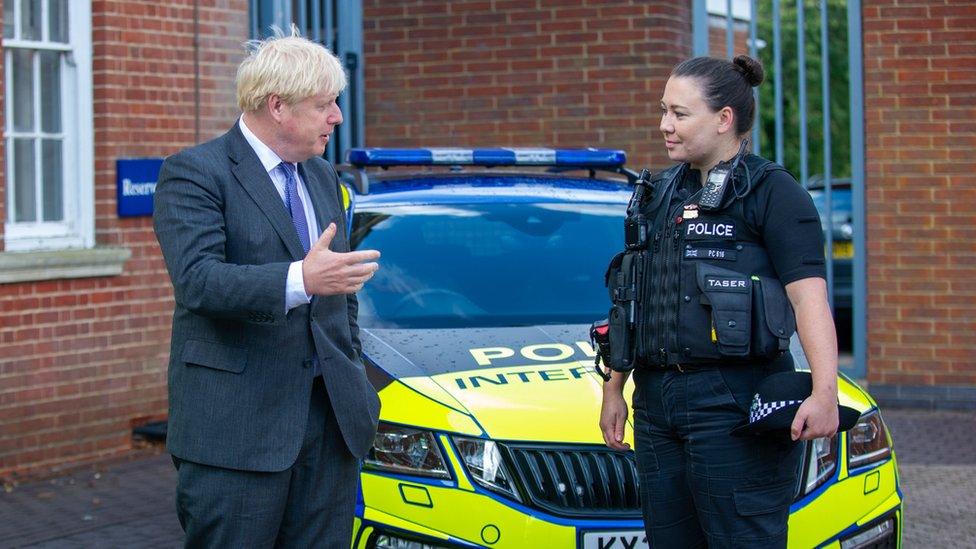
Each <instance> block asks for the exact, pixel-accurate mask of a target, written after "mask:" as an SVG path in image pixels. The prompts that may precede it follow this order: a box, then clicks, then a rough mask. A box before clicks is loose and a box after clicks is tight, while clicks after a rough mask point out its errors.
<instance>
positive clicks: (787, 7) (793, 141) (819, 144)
mask: <svg viewBox="0 0 976 549" xmlns="http://www.w3.org/2000/svg"><path fill="white" fill-rule="evenodd" d="M773 1H778V0H758V1H757V2H756V4H757V7H756V11H757V12H758V13H757V16H758V19H757V20H756V27H757V30H756V32H757V35H758V38H759V40H760V41H761V42H759V44H763V42H765V46H764V47H763V48H762V49H760V50H759V52H758V53H759V58H760V60H761V61H762V63H763V67H764V68H765V70H766V81H765V82H764V83H763V84H762V85H761V86H760V87H759V118H760V123H759V124H760V125H759V133H760V137H759V142H760V148H761V152H762V154H763V156H766V157H767V158H775V151H776V145H775V143H776V141H775V135H776V133H775V123H776V120H775V117H776V110H775V102H774V101H775V99H774V79H775V78H776V68H775V67H774V65H773V60H774V57H773V44H774V40H773V8H772V2H773ZM826 1H827V33H828V37H827V41H828V62H829V66H828V68H829V73H830V74H829V79H830V91H829V93H830V139H831V155H830V158H831V164H832V169H831V172H832V175H833V177H834V178H839V177H849V176H850V171H851V155H850V110H849V87H848V66H847V65H848V63H847V2H846V0H826ZM803 11H804V14H803V15H804V17H803V19H804V22H805V24H804V34H803V35H804V41H805V48H804V51H805V55H806V71H805V72H806V113H807V116H806V123H807V150H808V156H807V158H808V161H807V171H808V175H814V174H822V173H823V171H824V169H823V168H824V166H823V158H824V140H823V93H822V86H821V83H822V74H821V64H822V63H821V61H822V56H821V48H820V44H821V40H820V28H821V25H820V1H819V0H803ZM780 40H781V44H780V47H781V54H780V58H781V59H782V68H781V71H780V72H781V74H782V77H783V80H782V87H783V111H782V112H783V164H784V165H785V166H786V168H787V169H789V170H790V171H791V172H793V173H794V174H796V176H797V177H798V178H799V177H800V175H801V174H800V151H801V144H800V104H799V103H800V94H799V89H800V87H799V86H800V83H799V80H798V78H799V63H798V59H797V42H798V40H797V7H796V2H795V1H788V2H780Z"/></svg>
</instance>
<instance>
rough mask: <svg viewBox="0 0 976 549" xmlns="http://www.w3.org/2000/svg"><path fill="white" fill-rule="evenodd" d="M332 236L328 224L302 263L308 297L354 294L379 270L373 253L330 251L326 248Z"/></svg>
mask: <svg viewBox="0 0 976 549" xmlns="http://www.w3.org/2000/svg"><path fill="white" fill-rule="evenodd" d="M335 234H336V226H335V223H329V226H328V227H327V228H326V229H325V231H323V232H322V236H321V237H319V239H318V240H317V241H316V242H315V244H312V249H310V250H309V251H308V255H306V256H305V260H304V261H302V277H303V278H304V279H305V292H306V293H307V294H309V295H338V294H352V293H356V292H358V291H359V290H361V289H362V288H363V284H365V283H366V281H367V280H369V279H370V278H372V277H373V273H375V272H376V270H377V269H379V265H378V264H377V263H375V261H376V260H377V259H379V257H380V253H379V252H378V251H376V250H359V251H355V252H347V253H339V252H333V251H332V250H330V249H329V244H331V243H332V238H333V237H335Z"/></svg>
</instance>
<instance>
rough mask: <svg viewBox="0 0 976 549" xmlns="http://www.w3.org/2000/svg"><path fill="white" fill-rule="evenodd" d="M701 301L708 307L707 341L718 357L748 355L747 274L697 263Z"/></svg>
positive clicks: (749, 282)
mask: <svg viewBox="0 0 976 549" xmlns="http://www.w3.org/2000/svg"><path fill="white" fill-rule="evenodd" d="M697 279H698V289H699V290H700V291H701V293H702V297H701V300H702V303H703V304H704V305H707V306H708V307H710V308H711V320H712V329H711V334H710V337H711V341H712V343H713V344H714V345H715V346H716V347H717V349H718V353H719V354H720V355H721V356H722V357H735V358H742V357H748V356H749V351H750V348H749V347H750V343H751V339H752V338H751V332H752V326H751V324H752V280H751V279H750V278H749V276H748V275H744V274H742V273H738V272H736V271H731V270H729V269H723V268H721V267H716V266H714V265H706V264H704V263H699V264H697Z"/></svg>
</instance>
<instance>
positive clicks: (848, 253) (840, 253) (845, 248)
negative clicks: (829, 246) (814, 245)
mask: <svg viewBox="0 0 976 549" xmlns="http://www.w3.org/2000/svg"><path fill="white" fill-rule="evenodd" d="M834 257H835V258H836V259H850V258H852V257H854V243H853V242H851V241H850V240H842V241H840V242H838V241H836V240H835V241H834Z"/></svg>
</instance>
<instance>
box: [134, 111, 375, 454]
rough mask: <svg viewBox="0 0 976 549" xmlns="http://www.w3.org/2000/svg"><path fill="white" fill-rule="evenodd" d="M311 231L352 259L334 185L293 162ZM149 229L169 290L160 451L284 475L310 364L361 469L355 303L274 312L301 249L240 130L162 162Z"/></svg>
mask: <svg viewBox="0 0 976 549" xmlns="http://www.w3.org/2000/svg"><path fill="white" fill-rule="evenodd" d="M299 170H300V173H301V175H302V178H303V179H304V181H305V184H306V186H307V188H308V192H309V195H310V196H311V201H312V206H313V207H314V210H315V215H316V218H317V221H318V224H319V227H320V228H323V229H324V228H325V227H327V226H328V224H329V223H330V222H334V223H335V224H336V227H337V228H338V232H337V234H336V237H335V239H334V240H333V241H332V246H331V248H332V250H333V251H337V252H345V251H348V250H349V241H348V237H347V235H346V230H345V222H344V216H343V210H342V207H341V203H340V202H339V193H338V187H337V185H338V178H337V176H336V172H335V170H334V169H333V168H332V166H331V165H330V164H329V163H328V162H326V161H325V160H323V159H321V158H312V159H310V160H308V161H306V162H303V163H301V164H300V165H299ZM154 210H155V213H154V215H153V225H154V228H155V231H156V238H157V239H158V240H159V245H160V247H161V248H162V252H163V258H164V259H165V261H166V267H167V269H168V270H169V275H170V278H171V280H172V282H173V289H174V293H175V298H176V308H175V311H174V313H173V336H172V344H171V350H170V361H169V429H168V434H167V447H168V449H169V451H170V452H171V453H172V454H173V455H174V456H176V457H178V458H181V459H184V460H188V461H193V462H197V463H203V464H206V465H214V466H218V467H225V468H230V469H240V470H248V471H281V470H284V469H286V468H288V467H290V466H291V465H292V464H293V463H294V461H295V459H296V457H297V456H298V451H299V449H300V447H301V444H302V439H303V436H304V433H305V423H306V419H307V415H308V406H309V397H310V394H311V387H312V378H313V375H314V368H313V367H312V366H313V357H314V356H317V357H318V359H319V361H320V364H321V369H322V377H323V378H324V380H325V386H326V389H327V390H328V393H329V398H330V401H331V405H332V411H333V413H334V414H335V417H336V419H337V420H338V423H339V427H340V430H341V432H342V437H343V439H344V440H345V443H346V445H347V447H348V449H349V451H350V452H351V453H352V454H353V455H354V456H356V457H357V458H362V457H363V456H364V455H365V454H366V452H367V451H368V450H369V447H370V445H371V444H372V441H373V436H374V434H375V432H376V425H377V419H378V416H379V399H378V398H377V396H376V391H375V390H374V389H373V387H372V386H371V385H370V383H369V382H368V381H367V379H366V375H365V371H364V369H363V365H362V363H361V361H360V360H359V353H360V350H361V347H360V342H359V328H358V326H357V324H356V312H357V305H358V304H357V301H356V297H355V296H354V295H348V296H346V295H338V296H328V297H314V298H313V299H312V301H311V303H310V304H308V305H301V306H298V307H296V308H294V309H292V310H291V311H287V312H286V311H285V281H286V278H287V272H288V266H289V264H290V263H291V262H293V261H297V260H300V259H302V257H303V255H304V254H303V250H302V245H301V243H300V241H299V240H298V234H297V233H296V232H295V228H294V226H293V225H292V222H291V217H290V216H289V214H288V211H287V210H286V208H285V206H284V203H283V202H282V200H281V197H280V196H279V195H278V193H277V191H276V190H275V188H274V184H273V183H272V182H271V178H270V177H269V176H268V173H267V172H266V171H265V169H264V167H263V166H262V165H261V162H260V160H258V157H257V154H255V152H254V150H253V149H252V148H251V147H250V145H249V144H248V143H247V141H246V140H245V139H244V136H243V135H242V134H241V132H240V129H239V127H238V126H237V125H236V124H235V125H234V127H233V128H232V129H231V130H230V131H229V132H227V133H226V134H224V135H223V136H221V137H218V138H216V139H214V140H212V141H209V142H207V143H204V144H202V145H198V146H196V147H193V148H191V149H187V150H184V151H182V152H180V153H178V154H176V155H174V156H171V157H169V158H167V159H166V161H165V162H164V163H163V166H162V169H161V170H160V174H159V182H158V185H157V187H156V196H155V204H154Z"/></svg>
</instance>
